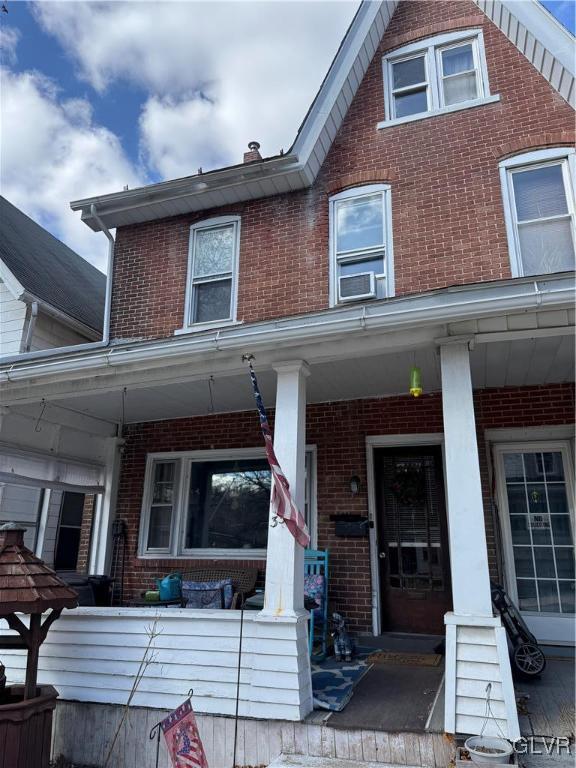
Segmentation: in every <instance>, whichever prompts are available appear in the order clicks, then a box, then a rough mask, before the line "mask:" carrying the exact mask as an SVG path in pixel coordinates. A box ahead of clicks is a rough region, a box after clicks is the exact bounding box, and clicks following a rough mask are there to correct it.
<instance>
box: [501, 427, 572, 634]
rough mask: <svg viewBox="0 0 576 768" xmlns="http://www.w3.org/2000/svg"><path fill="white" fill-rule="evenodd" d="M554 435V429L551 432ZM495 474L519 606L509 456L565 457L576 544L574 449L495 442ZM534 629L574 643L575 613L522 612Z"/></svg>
mask: <svg viewBox="0 0 576 768" xmlns="http://www.w3.org/2000/svg"><path fill="white" fill-rule="evenodd" d="M550 431H551V432H552V429H551V430H550ZM492 449H493V456H494V472H495V480H496V484H495V485H496V499H497V508H498V517H499V521H500V532H501V535H502V550H503V555H504V581H505V584H504V586H505V588H506V590H507V592H508V594H509V595H510V598H511V600H512V601H513V602H514V603H515V604H516V605H518V589H517V585H516V568H515V565H514V550H513V544H512V532H511V526H510V513H509V511H508V497H507V494H506V477H505V472H504V458H503V457H504V454H505V453H526V452H534V451H536V452H544V453H549V452H557V453H561V454H562V461H563V466H564V474H565V483H566V496H567V499H568V510H569V514H570V519H571V522H572V534H573V536H574V540H575V542H576V518H575V509H574V498H575V497H574V469H573V468H574V465H573V463H572V450H571V446H570V441H569V440H556V439H550V440H542V441H540V440H537V441H534V440H532V441H527V440H519V441H514V442H498V443H493V446H492ZM521 614H522V616H523V617H524V619H525V620H526V623H527V624H528V627H529V628H530V630H531V631H532V632H533V633H534V634H535V635H536V637H537V638H538V640H540V641H541V642H554V643H558V644H564V643H572V642H573V639H574V614H569V613H541V612H539V611H525V610H523V611H521Z"/></svg>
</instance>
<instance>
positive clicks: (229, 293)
mask: <svg viewBox="0 0 576 768" xmlns="http://www.w3.org/2000/svg"><path fill="white" fill-rule="evenodd" d="M239 239H240V219H239V217H238V216H221V217H218V218H214V219H209V220H207V221H201V222H199V223H198V224H193V225H192V227H191V228H190V248H189V257H188V286H187V293H186V318H185V323H184V326H185V328H186V327H190V326H196V325H198V324H209V325H214V324H219V323H222V322H226V321H230V320H234V319H235V313H236V284H237V271H238V249H239Z"/></svg>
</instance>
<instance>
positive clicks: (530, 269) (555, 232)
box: [500, 148, 576, 277]
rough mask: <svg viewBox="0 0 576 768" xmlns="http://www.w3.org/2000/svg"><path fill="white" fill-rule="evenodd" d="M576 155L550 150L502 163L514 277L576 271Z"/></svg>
mask: <svg viewBox="0 0 576 768" xmlns="http://www.w3.org/2000/svg"><path fill="white" fill-rule="evenodd" d="M575 157H576V155H575V152H574V150H573V149H570V148H564V149H544V150H539V151H537V152H530V153H527V154H524V155H520V156H516V157H513V158H509V159H508V160H504V161H503V162H502V163H500V177H501V181H502V193H503V198H504V211H505V215H506V226H507V231H508V246H509V250H510V262H511V268H512V274H513V275H514V277H521V276H523V275H542V274H547V273H551V272H564V271H567V270H573V269H574V264H575V260H574V244H575V242H576V238H575V216H574V193H573V189H574V179H575V178H576V173H575Z"/></svg>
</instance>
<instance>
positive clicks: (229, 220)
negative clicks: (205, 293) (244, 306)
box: [176, 216, 240, 333]
mask: <svg viewBox="0 0 576 768" xmlns="http://www.w3.org/2000/svg"><path fill="white" fill-rule="evenodd" d="M230 224H231V225H233V227H234V250H233V253H232V272H231V280H232V286H231V290H230V313H229V315H228V317H226V318H222V319H220V320H209V321H207V322H202V323H194V322H193V321H192V312H193V310H194V306H193V304H194V285H195V284H197V283H200V282H202V283H203V282H209V280H206V279H205V277H206V276H204V277H203V278H202V279H200V280H193V278H194V245H195V242H196V233H197V232H199V231H201V230H205V229H215V228H217V227H222V226H227V225H230ZM239 255H240V216H215V217H213V218H210V219H203V220H202V221H197V222H196V223H195V224H192V226H191V227H190V239H189V242H188V272H187V275H186V298H185V302H184V323H183V326H182V328H181V329H179V330H178V331H176V333H183V332H186V331H189V330H205V329H207V328H217V327H219V326H223V325H230V323H235V322H236V311H237V302H238V261H239Z"/></svg>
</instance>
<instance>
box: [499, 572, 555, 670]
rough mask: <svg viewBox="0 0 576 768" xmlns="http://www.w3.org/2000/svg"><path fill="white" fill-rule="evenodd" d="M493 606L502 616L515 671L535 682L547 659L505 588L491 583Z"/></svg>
mask: <svg viewBox="0 0 576 768" xmlns="http://www.w3.org/2000/svg"><path fill="white" fill-rule="evenodd" d="M490 588H491V592H492V605H493V606H494V608H495V610H496V611H497V612H498V613H499V614H500V618H501V619H502V623H503V624H504V627H505V628H506V634H507V635H508V639H509V641H510V645H511V646H512V652H511V659H512V668H513V671H514V672H516V673H517V675H518V676H519V677H522V678H524V679H525V680H533V679H534V678H535V677H538V675H541V674H542V672H544V670H545V668H546V657H545V656H544V653H543V651H542V649H541V648H540V646H539V645H538V641H537V640H536V638H535V637H534V635H533V634H532V632H530V630H529V629H528V627H527V626H526V622H525V621H524V619H523V618H522V616H521V615H520V612H519V611H518V608H516V606H515V605H514V603H513V602H512V600H510V598H509V597H508V595H507V593H506V590H505V589H504V587H502V586H500V584H496V582H494V581H491V582H490Z"/></svg>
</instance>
